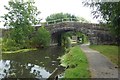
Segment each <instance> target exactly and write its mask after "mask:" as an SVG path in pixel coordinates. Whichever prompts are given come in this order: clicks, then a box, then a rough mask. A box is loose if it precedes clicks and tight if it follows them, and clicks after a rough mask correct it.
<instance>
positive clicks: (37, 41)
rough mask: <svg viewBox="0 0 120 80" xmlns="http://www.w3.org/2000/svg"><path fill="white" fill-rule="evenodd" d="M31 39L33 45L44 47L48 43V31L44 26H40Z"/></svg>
mask: <svg viewBox="0 0 120 80" xmlns="http://www.w3.org/2000/svg"><path fill="white" fill-rule="evenodd" d="M32 41H33V45H34V46H35V47H38V48H40V47H46V46H48V45H49V44H50V32H49V31H47V30H46V29H45V28H44V27H40V28H39V29H38V31H37V32H36V34H35V36H34V37H33V38H32Z"/></svg>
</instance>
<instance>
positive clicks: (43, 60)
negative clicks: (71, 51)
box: [0, 47, 64, 78]
mask: <svg viewBox="0 0 120 80" xmlns="http://www.w3.org/2000/svg"><path fill="white" fill-rule="evenodd" d="M63 54H64V50H63V49H62V48H60V47H50V48H46V49H41V50H36V51H29V52H25V53H18V54H3V56H2V60H1V61H0V78H9V77H10V78H48V77H49V75H50V74H51V73H52V71H53V70H54V69H55V68H57V67H58V66H59V64H60V62H59V60H58V59H57V58H58V57H59V56H61V55H63Z"/></svg>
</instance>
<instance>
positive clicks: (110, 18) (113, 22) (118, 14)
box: [83, 0, 120, 38]
mask: <svg viewBox="0 0 120 80" xmlns="http://www.w3.org/2000/svg"><path fill="white" fill-rule="evenodd" d="M83 3H84V5H85V6H89V7H92V8H93V11H92V14H93V15H94V17H95V18H98V17H101V18H103V19H104V20H105V22H106V23H107V25H108V26H109V28H110V29H111V32H112V33H113V34H114V35H116V36H117V37H118V38H119V36H120V33H119V30H120V1H119V2H100V1H99V0H98V2H95V1H93V0H89V1H88V0H85V1H84V2H83Z"/></svg>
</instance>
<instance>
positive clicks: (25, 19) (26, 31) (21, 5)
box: [2, 0, 40, 48]
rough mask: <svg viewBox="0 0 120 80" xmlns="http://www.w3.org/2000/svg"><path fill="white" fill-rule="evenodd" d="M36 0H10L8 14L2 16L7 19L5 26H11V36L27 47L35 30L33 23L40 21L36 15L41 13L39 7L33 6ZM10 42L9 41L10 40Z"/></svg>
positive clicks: (17, 42) (16, 41)
mask: <svg viewBox="0 0 120 80" xmlns="http://www.w3.org/2000/svg"><path fill="white" fill-rule="evenodd" d="M33 4H34V1H33V0H29V1H27V2H24V1H23V0H10V1H9V6H8V7H7V6H5V9H6V10H8V14H5V15H4V16H2V18H4V21H5V26H8V27H9V30H10V34H9V37H8V38H11V39H12V41H14V42H15V43H16V44H18V45H21V46H22V45H23V47H22V48H26V47H27V46H28V45H27V44H29V42H28V41H29V38H30V36H31V34H32V32H33V27H32V26H31V25H32V24H36V23H38V20H37V19H36V16H37V15H38V14H39V13H40V12H38V11H37V8H36V7H35V6H33ZM8 42H9V41H8Z"/></svg>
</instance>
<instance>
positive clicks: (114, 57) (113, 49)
mask: <svg viewBox="0 0 120 80" xmlns="http://www.w3.org/2000/svg"><path fill="white" fill-rule="evenodd" d="M90 48H92V49H94V50H97V51H99V52H100V53H102V54H103V55H105V56H107V57H108V58H109V59H110V60H111V61H112V62H113V63H115V64H117V65H118V54H120V53H118V46H112V45H90ZM119 65H120V64H119Z"/></svg>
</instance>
